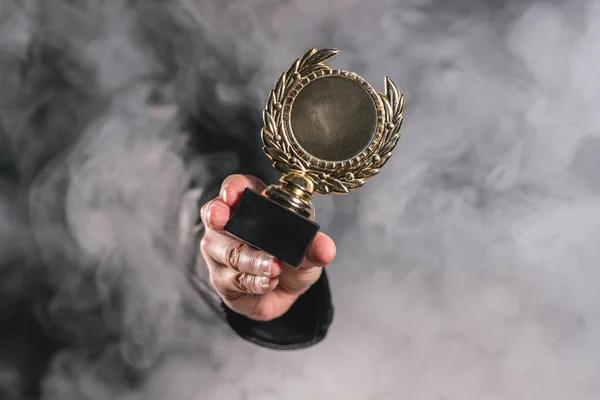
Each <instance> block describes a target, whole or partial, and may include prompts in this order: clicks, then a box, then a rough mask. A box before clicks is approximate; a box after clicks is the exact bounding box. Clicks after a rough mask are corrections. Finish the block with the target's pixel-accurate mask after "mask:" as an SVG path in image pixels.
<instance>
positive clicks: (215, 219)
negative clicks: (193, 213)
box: [200, 197, 231, 231]
mask: <svg viewBox="0 0 600 400" xmlns="http://www.w3.org/2000/svg"><path fill="white" fill-rule="evenodd" d="M230 215H231V209H230V208H229V207H228V206H227V204H225V203H223V201H222V200H221V199H220V198H219V197H217V198H215V199H213V200H211V201H209V202H208V203H206V204H205V205H204V206H202V209H201V210H200V217H201V218H202V222H203V223H204V225H205V226H206V227H207V228H208V229H212V230H213V231H221V230H223V228H225V224H227V221H229V217H230Z"/></svg>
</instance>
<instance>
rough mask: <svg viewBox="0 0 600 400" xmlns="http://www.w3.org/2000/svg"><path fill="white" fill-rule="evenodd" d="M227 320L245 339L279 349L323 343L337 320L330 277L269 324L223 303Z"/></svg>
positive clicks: (316, 284) (299, 347) (319, 281)
mask: <svg viewBox="0 0 600 400" xmlns="http://www.w3.org/2000/svg"><path fill="white" fill-rule="evenodd" d="M222 309H223V312H224V313H225V318H226V320H227V322H228V323H229V325H230V326H231V328H233V330H234V331H235V332H236V333H237V334H238V335H239V336H241V337H242V338H244V339H246V340H248V341H250V342H253V343H256V344H259V345H261V346H264V347H269V348H272V349H278V350H293V349H301V348H305V347H310V346H312V345H314V344H316V343H319V342H320V341H321V340H323V339H324V338H325V336H326V334H327V331H328V329H329V325H330V324H331V322H332V320H333V305H332V303H331V294H330V291H329V283H328V281H327V274H326V272H325V271H323V274H321V278H319V280H318V281H317V282H316V283H315V284H314V285H313V286H312V287H311V288H310V289H309V290H308V291H307V292H306V293H304V294H303V295H302V296H300V298H299V299H298V300H297V301H296V302H295V303H294V305H292V307H291V308H290V309H289V310H288V312H287V313H286V314H284V315H283V316H281V317H279V318H277V319H274V320H272V321H268V322H261V321H254V320H251V319H249V318H246V317H244V316H242V315H240V314H237V313H236V312H234V311H232V310H230V309H229V308H227V306H226V305H225V304H222Z"/></svg>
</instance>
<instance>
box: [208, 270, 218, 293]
mask: <svg viewBox="0 0 600 400" xmlns="http://www.w3.org/2000/svg"><path fill="white" fill-rule="evenodd" d="M208 278H209V282H210V284H211V285H212V287H214V288H215V289H216V290H219V286H220V284H219V281H218V279H217V278H216V277H215V275H214V274H212V273H210V274H209V277H208Z"/></svg>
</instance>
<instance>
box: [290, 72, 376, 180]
mask: <svg viewBox="0 0 600 400" xmlns="http://www.w3.org/2000/svg"><path fill="white" fill-rule="evenodd" d="M283 120H284V121H285V123H284V126H283V128H284V129H283V130H284V134H286V135H287V136H288V137H289V138H290V142H291V145H292V146H293V147H294V149H295V150H296V152H297V153H298V155H300V157H301V158H302V159H303V160H304V161H306V162H307V163H309V164H312V165H315V166H317V167H320V168H323V169H326V170H331V171H333V170H335V169H336V168H341V167H345V166H350V165H355V164H357V163H358V162H360V161H361V160H362V159H364V158H365V157H366V156H367V155H369V154H370V153H371V152H372V150H373V149H374V147H375V145H376V144H377V143H378V142H379V140H380V138H381V134H382V133H383V129H384V126H383V125H384V124H383V120H384V110H383V105H382V103H381V99H380V98H379V96H378V95H377V93H376V92H375V90H374V89H373V88H372V87H371V85H369V84H368V83H367V82H366V81H365V80H364V79H362V78H361V77H360V76H358V75H356V74H354V73H350V72H346V71H340V70H323V71H320V72H319V73H314V74H311V75H309V76H307V77H305V78H303V79H302V80H300V81H299V82H298V83H297V84H296V85H295V86H294V87H293V88H292V89H291V90H290V92H289V94H288V96H287V98H286V99H285V105H284V108H283Z"/></svg>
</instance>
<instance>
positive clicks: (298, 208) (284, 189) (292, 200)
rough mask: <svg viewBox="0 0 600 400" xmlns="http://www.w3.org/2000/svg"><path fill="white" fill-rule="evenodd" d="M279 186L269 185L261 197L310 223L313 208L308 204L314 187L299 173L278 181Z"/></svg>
mask: <svg viewBox="0 0 600 400" xmlns="http://www.w3.org/2000/svg"><path fill="white" fill-rule="evenodd" d="M279 183H280V185H269V186H268V187H267V188H266V189H265V190H264V192H263V195H265V196H266V197H268V198H269V199H271V200H273V201H275V202H277V203H278V204H280V205H282V206H283V207H285V208H287V209H288V210H290V211H292V212H294V213H296V214H299V215H301V216H303V217H305V218H308V219H309V220H311V221H314V220H315V208H314V206H313V205H312V203H311V202H310V200H311V198H312V196H313V194H314V192H315V191H314V185H313V183H312V181H311V180H310V179H308V178H307V177H306V176H304V175H302V174H299V173H294V172H292V173H289V174H286V175H284V176H283V177H281V179H279Z"/></svg>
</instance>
